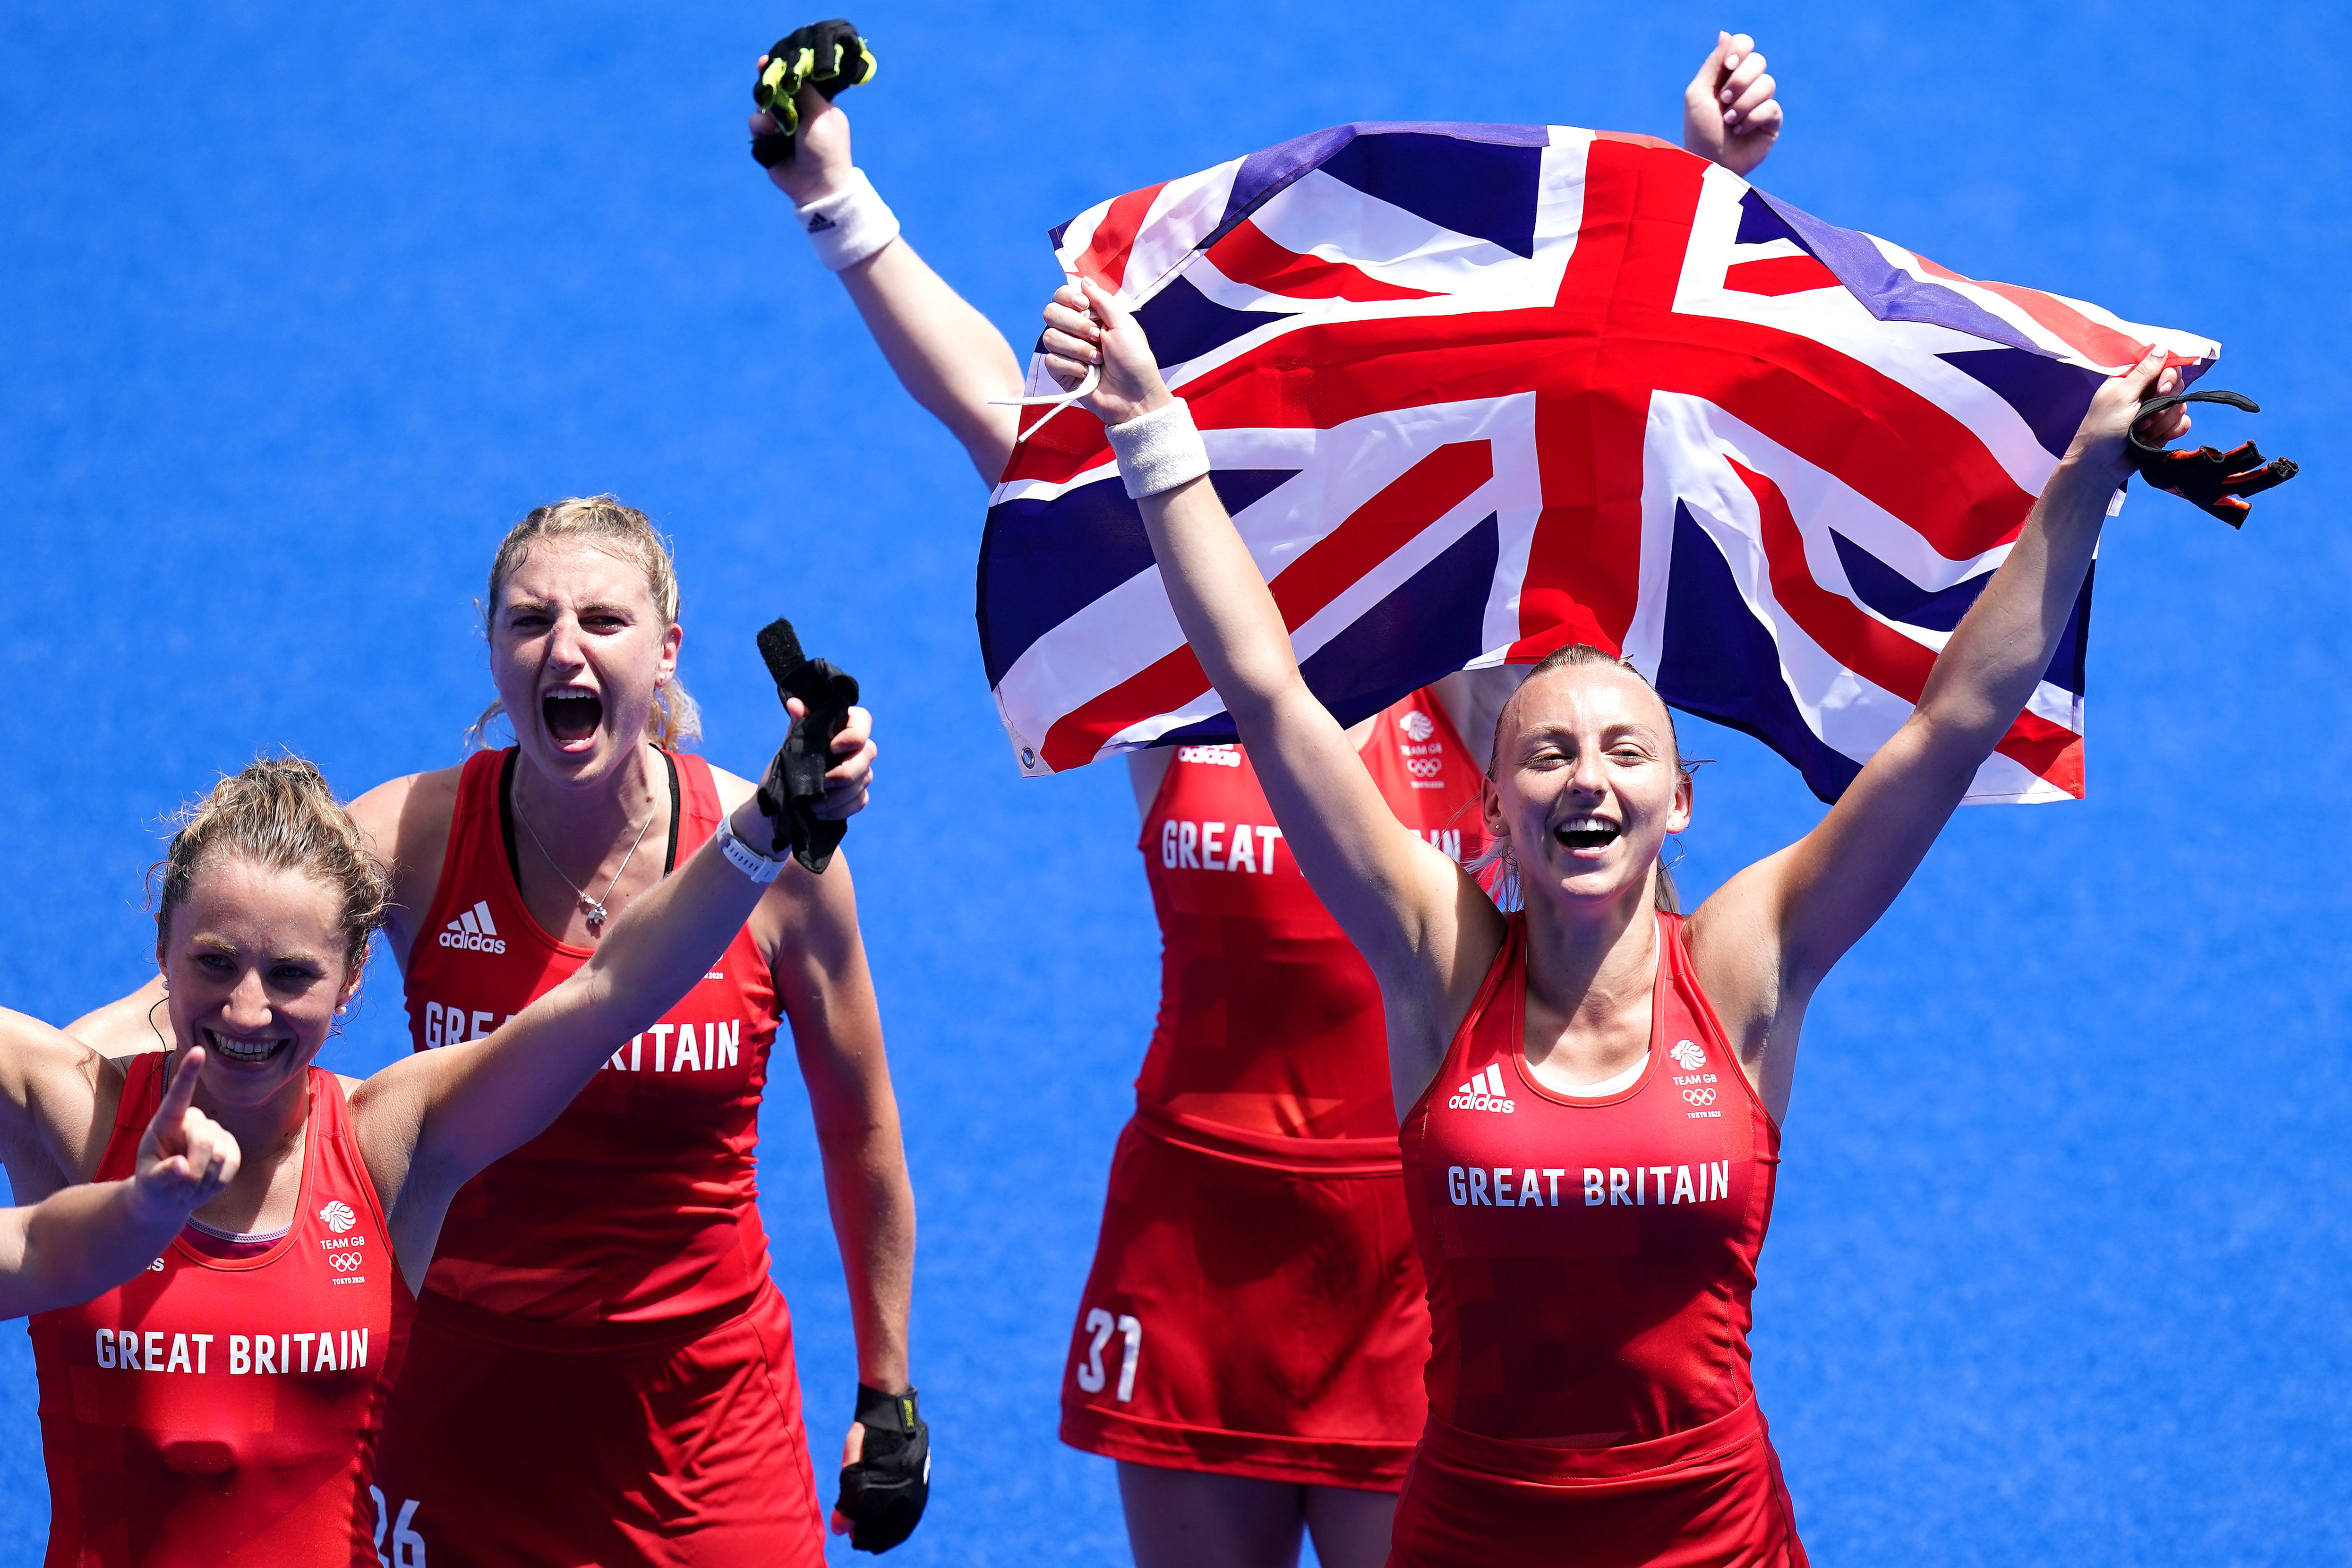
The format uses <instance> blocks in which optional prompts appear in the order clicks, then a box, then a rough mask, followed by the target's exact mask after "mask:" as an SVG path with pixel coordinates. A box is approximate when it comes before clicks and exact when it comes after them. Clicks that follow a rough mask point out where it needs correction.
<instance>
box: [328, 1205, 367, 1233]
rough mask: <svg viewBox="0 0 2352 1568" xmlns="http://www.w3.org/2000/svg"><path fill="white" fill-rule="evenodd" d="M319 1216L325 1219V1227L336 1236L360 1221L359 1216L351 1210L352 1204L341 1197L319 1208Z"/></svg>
mask: <svg viewBox="0 0 2352 1568" xmlns="http://www.w3.org/2000/svg"><path fill="white" fill-rule="evenodd" d="M319 1217H320V1219H321V1220H323V1221H325V1222H326V1226H327V1228H328V1229H329V1230H331V1231H333V1232H334V1233H335V1234H336V1235H337V1236H341V1235H342V1234H343V1232H345V1231H347V1230H349V1229H351V1228H352V1226H355V1225H357V1224H359V1222H360V1216H359V1215H355V1214H353V1213H352V1205H349V1204H347V1203H345V1202H343V1200H342V1199H341V1198H337V1199H335V1200H334V1202H332V1203H331V1204H329V1205H327V1206H326V1207H325V1208H322V1209H320V1211H319Z"/></svg>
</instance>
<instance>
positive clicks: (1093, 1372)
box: [1078, 1307, 1143, 1405]
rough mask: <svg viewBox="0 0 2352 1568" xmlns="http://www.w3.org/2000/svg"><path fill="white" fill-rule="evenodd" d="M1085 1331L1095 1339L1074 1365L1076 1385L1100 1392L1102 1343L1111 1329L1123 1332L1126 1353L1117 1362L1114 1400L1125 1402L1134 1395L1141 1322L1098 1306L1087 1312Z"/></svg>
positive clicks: (1106, 1342) (1108, 1337) (1107, 1337)
mask: <svg viewBox="0 0 2352 1568" xmlns="http://www.w3.org/2000/svg"><path fill="white" fill-rule="evenodd" d="M1087 1332H1088V1333H1090V1334H1092V1335H1094V1337H1095V1342H1094V1343H1093V1344H1091V1345H1089V1346H1088V1347H1087V1359H1086V1360H1085V1362H1084V1363H1081V1364H1080V1365H1079V1367H1078V1386H1079V1387H1080V1388H1083V1389H1085V1390H1086V1391H1087V1393H1088V1394H1100V1393H1101V1392H1102V1388H1103V1360H1102V1358H1103V1347H1104V1346H1106V1345H1108V1344H1109V1343H1110V1337H1111V1335H1112V1334H1114V1333H1119V1334H1124V1335H1126V1336H1127V1353H1126V1354H1125V1355H1123V1356H1121V1357H1120V1358H1119V1363H1118V1402H1119V1403H1120V1404H1121V1405H1124V1404H1126V1403H1127V1402H1128V1401H1129V1399H1131V1398H1133V1397H1134V1395H1135V1363H1136V1358H1137V1357H1139V1356H1140V1355H1141V1354H1142V1353H1143V1325H1142V1324H1141V1323H1139V1322H1137V1321H1135V1320H1134V1319H1133V1318H1131V1317H1129V1316H1128V1315H1127V1314H1126V1313H1125V1312H1121V1313H1120V1314H1119V1315H1118V1317H1117V1318H1116V1319H1114V1318H1113V1317H1112V1316H1111V1315H1110V1314H1109V1313H1108V1312H1106V1311H1104V1310H1102V1309H1101V1308H1100V1307H1097V1308H1095V1309H1094V1310H1091V1311H1089V1312H1088V1313H1087Z"/></svg>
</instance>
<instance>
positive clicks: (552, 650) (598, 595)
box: [490, 539, 686, 781]
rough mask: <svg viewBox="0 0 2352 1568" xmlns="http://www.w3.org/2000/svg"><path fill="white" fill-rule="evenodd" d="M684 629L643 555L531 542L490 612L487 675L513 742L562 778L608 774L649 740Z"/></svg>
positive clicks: (583, 545)
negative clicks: (666, 606)
mask: <svg viewBox="0 0 2352 1568" xmlns="http://www.w3.org/2000/svg"><path fill="white" fill-rule="evenodd" d="M685 636H686V634H685V632H684V630H683V629H682V628H680V627H678V626H674V625H670V624H668V623H667V620H666V618H665V617H664V616H663V615H662V613H661V611H660V609H659V608H658V607H657V606H656V605H655V603H654V598H653V592H652V589H651V587H650V585H649V584H647V583H646V572H645V568H644V567H643V566H642V565H641V564H640V563H636V562H634V561H631V560H629V559H628V558H627V557H626V556H624V555H619V554H614V553H612V552H607V551H604V550H599V549H597V548H596V547H595V546H593V545H592V544H588V543H584V542H577V541H572V540H562V539H554V540H544V541H541V542H536V543H534V544H532V545H531V547H530V551H529V552H528V553H526V554H525V555H524V556H523V558H522V560H521V561H520V563H518V564H516V565H515V566H514V567H513V568H512V569H511V570H509V572H508V573H507V574H505V576H504V578H503V579H502V580H501V581H500V583H499V602H498V603H497V605H494V606H493V607H492V609H491V612H490V678H491V679H492V680H493V681H494V682H495V683H496V684H497V686H498V689H499V700H500V701H501V702H502V703H504V704H505V707H506V713H507V720H508V721H509V723H511V724H512V725H513V726H514V732H515V740H516V742H517V743H518V744H520V746H521V747H522V749H523V752H524V754H525V755H527V756H528V757H529V758H530V760H531V762H532V763H535V764H537V765H538V766H539V767H541V768H543V769H545V770H546V771H547V772H548V773H550V774H551V775H552V776H554V777H556V778H560V779H570V780H581V781H584V780H589V779H594V778H601V777H603V776H604V775H606V774H608V773H611V772H612V771H613V770H614V768H615V767H617V766H618V765H619V764H620V763H621V762H622V761H624V760H625V759H626V758H627V757H628V755H629V754H630V753H631V752H632V751H633V750H634V749H635V747H636V746H637V745H638V744H639V743H640V742H643V741H644V740H645V738H646V724H647V721H648V720H649V719H650V718H651V717H652V714H653V710H654V693H655V692H656V690H658V689H660V688H661V686H662V685H663V683H665V682H666V681H667V680H668V679H670V678H671V677H672V676H673V675H675V674H676V673H677V652H678V647H679V645H680V644H681V643H682V642H683V641H684V640H685Z"/></svg>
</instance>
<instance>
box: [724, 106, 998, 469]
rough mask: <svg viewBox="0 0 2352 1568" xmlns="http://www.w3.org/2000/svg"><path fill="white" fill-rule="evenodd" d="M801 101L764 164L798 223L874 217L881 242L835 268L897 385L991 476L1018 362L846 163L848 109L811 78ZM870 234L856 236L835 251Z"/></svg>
mask: <svg viewBox="0 0 2352 1568" xmlns="http://www.w3.org/2000/svg"><path fill="white" fill-rule="evenodd" d="M797 101H798V103H799V104H800V114H801V122H800V129H799V132H797V134H795V136H794V137H793V147H794V151H793V156H792V157H790V158H787V159H786V160H784V161H783V162H782V163H778V164H777V165H776V166H775V167H773V168H772V169H770V170H769V171H768V178H769V179H771V180H772V181H773V182H774V183H775V185H776V188H777V189H778V190H780V191H782V192H783V193H784V195H788V196H790V197H791V198H792V199H793V206H794V207H795V209H797V212H798V215H799V218H800V222H801V226H802V227H803V229H806V228H807V227H808V226H810V224H811V222H812V221H813V220H814V219H816V218H817V217H819V216H823V217H824V221H825V224H826V225H827V226H828V228H830V227H833V226H838V225H840V223H841V220H842V218H843V217H844V216H845V212H846V214H847V215H848V216H850V217H851V219H852V221H854V222H858V223H862V224H866V225H873V226H874V227H872V228H870V229H866V230H861V231H860V232H865V233H870V234H871V235H872V236H873V237H874V238H880V239H882V240H883V243H882V244H881V245H880V247H879V248H877V249H875V250H872V251H871V252H870V253H868V254H866V255H865V256H864V257H863V258H860V259H856V260H851V261H849V262H848V264H847V265H846V266H844V267H841V268H839V270H838V272H837V273H836V276H838V277H839V278H840V279H841V282H842V287H844V288H845V289H848V290H849V297H850V299H851V300H855V301H856V305H857V312H858V314H859V315H861V316H864V317H865V318H866V327H867V329H868V330H869V331H872V332H873V334H874V341H875V342H876V343H877V344H878V345H880V347H881V350H882V355H883V357H884V358H885V359H887V360H888V361H889V362H890V368H891V369H892V370H893V371H895V372H896V373H897V374H898V382H899V384H900V385H902V386H904V387H905V388H906V389H907V391H908V393H909V394H911V395H913V397H914V399H915V401H916V402H918V403H919V404H921V405H923V407H924V408H925V409H926V410H927V411H929V414H930V416H932V417H933V418H935V419H937V420H938V421H939V422H940V424H942V425H944V426H947V427H948V429H949V431H950V433H951V434H953V435H954V437H955V438H956V439H957V440H959V441H961V442H962V443H963V449H964V451H965V453H966V454H967V455H968V456H969V457H970V458H971V466H972V467H973V468H977V469H979V470H980V477H981V479H983V480H984V481H986V482H987V483H989V484H991V485H993V484H994V483H996V480H997V477H998V476H999V475H1001V474H1002V473H1003V472H1004V465H1005V463H1006V461H1007V460H1008V459H1010V458H1011V457H1012V456H1013V428H1014V426H1013V418H1014V416H1015V415H1016V414H1017V413H1018V410H1016V409H1012V408H992V407H990V406H989V403H988V400H989V399H990V398H992V397H1018V396H1020V395H1021V363H1020V361H1019V360H1018V359H1016V358H1015V357H1014V355H1013V345H1012V344H1010V343H1008V342H1005V341H1004V334H1003V332H1000V331H997V330H996V328H995V326H994V325H993V324H992V323H991V322H990V321H989V320H988V318H987V317H985V316H983V315H982V314H981V313H980V312H979V311H978V310H974V309H972V307H971V305H970V304H968V303H966V302H965V300H963V298H962V297H961V295H959V294H957V292H956V291H955V290H954V289H950V288H949V287H948V286H947V284H946V283H945V282H944V281H942V280H941V279H940V275H939V274H938V273H936V272H934V271H932V270H931V268H930V265H929V263H928V262H926V261H925V260H924V259H923V258H921V257H920V256H918V255H917V254H916V253H915V247H913V246H911V245H909V244H908V243H907V240H906V237H905V236H903V235H901V234H899V233H898V220H897V218H896V217H894V216H891V215H890V212H889V209H888V208H887V206H884V205H882V204H881V198H880V197H879V196H877V195H875V193H874V188H873V185H872V184H871V183H869V182H868V181H867V180H866V176H865V174H864V173H863V172H862V171H860V170H859V169H857V168H856V166H855V165H854V164H853V163H851V162H850V156H849V116H848V115H846V114H844V113H843V112H842V111H841V109H840V107H839V106H838V105H837V104H835V103H834V102H833V100H830V99H828V98H826V97H825V96H824V94H822V93H820V92H818V91H817V89H814V88H813V87H804V88H803V89H801V90H800V95H799V98H798V100H797ZM774 129H775V121H772V120H771V119H769V117H768V116H767V114H766V113H765V112H761V113H759V114H755V115H753V116H752V117H751V132H752V134H754V135H759V134H761V133H763V132H771V131H773V130H774ZM819 232H825V231H824V230H820V231H819ZM871 243H872V240H871V239H864V240H860V241H859V242H858V243H857V244H856V245H853V247H851V249H850V250H849V251H847V252H845V253H843V255H842V256H838V257H835V258H833V259H844V258H845V257H847V256H854V255H856V251H857V249H859V248H862V247H864V246H865V245H866V244H871ZM820 254H821V255H823V254H825V253H824V252H820ZM827 265H828V266H830V265H832V261H831V260H828V262H827Z"/></svg>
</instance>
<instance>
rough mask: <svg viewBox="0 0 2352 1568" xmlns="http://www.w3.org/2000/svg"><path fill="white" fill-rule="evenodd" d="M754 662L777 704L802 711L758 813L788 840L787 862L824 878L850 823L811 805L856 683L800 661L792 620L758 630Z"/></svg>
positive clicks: (819, 793)
mask: <svg viewBox="0 0 2352 1568" xmlns="http://www.w3.org/2000/svg"><path fill="white" fill-rule="evenodd" d="M760 657H761V658H764V659H766V660H767V661H768V673H769V674H770V675H772V676H773V677H774V678H775V681H776V697H777V700H780V701H781V700H782V699H784V698H787V697H797V698H799V699H800V700H801V702H802V704H803V708H804V709H805V711H804V712H803V714H802V716H801V721H800V722H799V723H797V724H795V725H793V729H792V733H790V734H788V735H786V736H785V737H784V744H783V747H782V750H780V751H778V752H776V760H775V761H774V762H773V763H770V764H769V766H768V776H767V777H766V778H765V779H764V780H762V781H761V784H760V797H759V800H760V809H761V811H762V812H765V813H766V814H767V817H768V820H769V821H770V822H772V823H773V824H774V825H775V831H776V842H777V843H778V844H782V843H783V842H784V841H785V840H787V839H790V840H791V842H792V846H793V859H795V860H798V861H799V862H800V863H801V864H802V865H803V866H805V867H807V868H809V869H810V870H812V871H814V872H816V873H817V874H818V875H820V876H822V875H823V874H824V868H826V867H827V866H829V865H831V864H832V863H833V852H834V850H835V849H836V848H838V847H840V844H841V838H842V835H844V834H845V833H847V832H848V831H849V824H847V823H846V822H836V821H834V820H832V819H831V818H829V817H823V816H818V815H817V814H816V807H817V803H818V802H819V801H821V800H823V799H824V774H825V770H826V769H828V768H830V767H832V766H833V742H834V737H835V736H836V735H839V734H840V733H841V727H842V726H843V725H844V724H845V723H847V722H848V721H849V708H850V704H852V703H854V702H856V700H857V678H856V676H852V675H844V674H843V673H842V672H841V671H840V670H838V669H835V668H834V667H833V665H832V664H831V663H830V662H829V661H827V660H825V659H822V658H806V657H804V656H803V654H802V652H801V639H800V638H799V637H795V636H793V623H792V622H790V621H772V622H770V623H769V624H768V626H767V628H766V629H765V630H764V631H762V632H761V634H760Z"/></svg>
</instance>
